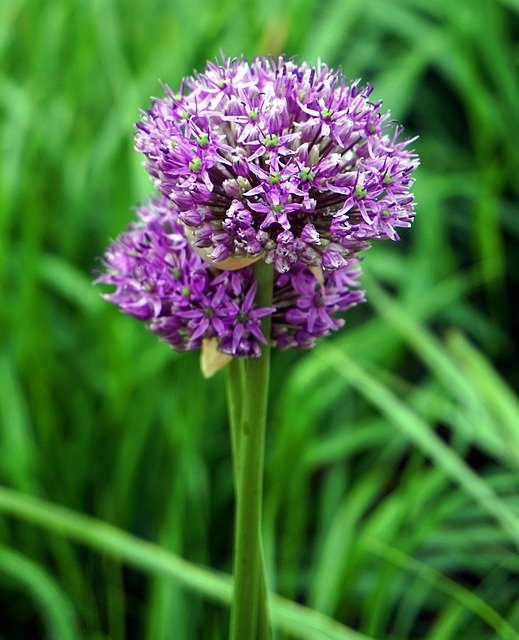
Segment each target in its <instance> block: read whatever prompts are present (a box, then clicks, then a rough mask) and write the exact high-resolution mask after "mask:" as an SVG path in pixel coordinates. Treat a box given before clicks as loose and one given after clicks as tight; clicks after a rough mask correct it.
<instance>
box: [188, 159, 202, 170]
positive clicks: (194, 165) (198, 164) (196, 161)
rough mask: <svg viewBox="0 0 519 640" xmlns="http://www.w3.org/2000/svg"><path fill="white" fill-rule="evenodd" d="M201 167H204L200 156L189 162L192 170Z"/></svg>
mask: <svg viewBox="0 0 519 640" xmlns="http://www.w3.org/2000/svg"><path fill="white" fill-rule="evenodd" d="M201 168H202V161H201V160H200V158H197V157H196V156H195V157H194V158H193V159H192V160H191V161H190V163H189V169H190V171H200V169H201Z"/></svg>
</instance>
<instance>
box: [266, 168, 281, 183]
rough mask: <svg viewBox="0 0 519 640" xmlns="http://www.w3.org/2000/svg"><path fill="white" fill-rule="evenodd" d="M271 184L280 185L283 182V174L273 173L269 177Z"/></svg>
mask: <svg viewBox="0 0 519 640" xmlns="http://www.w3.org/2000/svg"><path fill="white" fill-rule="evenodd" d="M268 182H269V184H279V183H280V182H281V174H280V173H279V171H273V172H272V173H271V174H270V176H269V177H268Z"/></svg>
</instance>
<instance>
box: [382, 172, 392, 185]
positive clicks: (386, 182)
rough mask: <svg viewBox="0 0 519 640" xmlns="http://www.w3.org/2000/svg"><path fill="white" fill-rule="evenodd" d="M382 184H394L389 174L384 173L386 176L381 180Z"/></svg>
mask: <svg viewBox="0 0 519 640" xmlns="http://www.w3.org/2000/svg"><path fill="white" fill-rule="evenodd" d="M382 182H383V183H384V184H393V182H394V180H393V176H392V175H391V174H390V173H386V175H385V176H384V179H383V180H382Z"/></svg>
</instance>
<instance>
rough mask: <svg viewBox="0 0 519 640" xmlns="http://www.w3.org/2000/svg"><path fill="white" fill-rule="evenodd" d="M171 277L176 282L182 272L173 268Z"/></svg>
mask: <svg viewBox="0 0 519 640" xmlns="http://www.w3.org/2000/svg"><path fill="white" fill-rule="evenodd" d="M171 275H172V276H173V277H174V278H175V280H178V279H179V278H180V276H181V275H182V271H181V270H180V269H179V268H178V267H173V269H171Z"/></svg>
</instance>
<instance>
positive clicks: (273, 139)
mask: <svg viewBox="0 0 519 640" xmlns="http://www.w3.org/2000/svg"><path fill="white" fill-rule="evenodd" d="M279 142H280V141H279V138H278V136H277V135H276V134H275V133H269V134H268V135H267V136H265V146H266V147H267V148H269V147H279Z"/></svg>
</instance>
